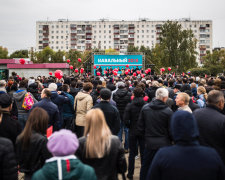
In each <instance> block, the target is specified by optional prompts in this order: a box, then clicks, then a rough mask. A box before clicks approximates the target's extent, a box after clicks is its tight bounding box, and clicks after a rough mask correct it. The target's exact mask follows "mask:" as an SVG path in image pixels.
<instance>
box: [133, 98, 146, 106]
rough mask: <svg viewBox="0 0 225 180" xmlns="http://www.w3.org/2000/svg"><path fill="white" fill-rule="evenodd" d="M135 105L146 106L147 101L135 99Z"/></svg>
mask: <svg viewBox="0 0 225 180" xmlns="http://www.w3.org/2000/svg"><path fill="white" fill-rule="evenodd" d="M133 103H134V104H135V106H143V105H144V104H145V101H144V100H143V97H134V99H133Z"/></svg>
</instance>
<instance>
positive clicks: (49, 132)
mask: <svg viewBox="0 0 225 180" xmlns="http://www.w3.org/2000/svg"><path fill="white" fill-rule="evenodd" d="M52 132H53V126H50V127H49V128H48V129H47V132H46V135H47V138H49V137H50V136H51V135H52Z"/></svg>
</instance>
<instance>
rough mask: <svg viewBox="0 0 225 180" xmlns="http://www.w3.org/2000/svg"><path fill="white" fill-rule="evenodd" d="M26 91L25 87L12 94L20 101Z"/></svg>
mask: <svg viewBox="0 0 225 180" xmlns="http://www.w3.org/2000/svg"><path fill="white" fill-rule="evenodd" d="M26 93H27V91H26V90H25V89H20V90H18V91H16V92H15V93H14V94H13V97H14V98H15V99H16V101H21V100H22V99H23V98H24V96H25V94H26Z"/></svg>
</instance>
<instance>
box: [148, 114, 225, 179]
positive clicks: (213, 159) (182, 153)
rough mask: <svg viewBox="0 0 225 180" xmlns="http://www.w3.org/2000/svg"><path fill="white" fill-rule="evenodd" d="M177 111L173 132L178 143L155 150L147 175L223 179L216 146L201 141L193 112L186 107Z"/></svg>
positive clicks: (172, 177) (169, 177)
mask: <svg viewBox="0 0 225 180" xmlns="http://www.w3.org/2000/svg"><path fill="white" fill-rule="evenodd" d="M175 114H176V116H177V117H176V118H174V116H173V117H172V120H171V131H172V132H171V133H172V136H173V140H174V142H175V143H176V145H174V146H170V147H164V148H161V149H160V150H159V151H158V152H157V153H156V155H155V157H154V159H153V161H152V164H151V168H150V169H149V173H148V176H147V178H146V179H148V180H168V179H169V180H170V179H171V180H181V179H185V180H201V179H204V180H223V179H224V177H225V176H224V165H223V162H222V161H221V159H220V157H219V155H218V153H217V152H216V151H215V150H214V149H212V148H208V147H204V146H200V145H199V143H198V141H197V137H198V135H199V132H198V127H197V123H196V120H195V119H194V118H193V116H192V114H190V113H188V112H184V111H183V112H182V111H178V112H176V113H175ZM175 114H174V115H175Z"/></svg>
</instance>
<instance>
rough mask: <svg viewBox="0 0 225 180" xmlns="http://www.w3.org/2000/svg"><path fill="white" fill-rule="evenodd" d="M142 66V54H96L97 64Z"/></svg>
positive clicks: (95, 63)
mask: <svg viewBox="0 0 225 180" xmlns="http://www.w3.org/2000/svg"><path fill="white" fill-rule="evenodd" d="M127 64H128V65H131V66H142V55H94V65H96V66H125V65H127Z"/></svg>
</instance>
